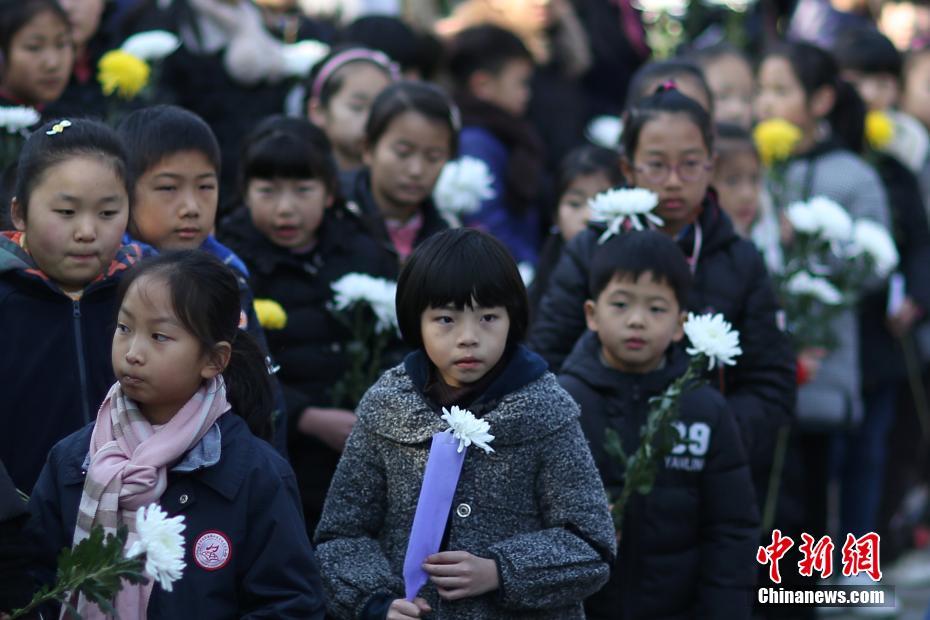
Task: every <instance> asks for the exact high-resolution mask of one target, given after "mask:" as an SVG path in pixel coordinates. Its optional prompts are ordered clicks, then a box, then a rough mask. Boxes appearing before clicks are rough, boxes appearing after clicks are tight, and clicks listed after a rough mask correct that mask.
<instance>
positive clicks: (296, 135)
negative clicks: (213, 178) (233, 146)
mask: <svg viewBox="0 0 930 620" xmlns="http://www.w3.org/2000/svg"><path fill="white" fill-rule="evenodd" d="M239 173H240V183H241V188H242V191H245V189H246V185H247V184H248V182H249V180H250V179H274V178H283V179H319V180H321V181H323V183H324V184H325V185H326V189H327V190H328V191H329V192H330V193H331V194H332V193H333V192H335V191H336V189H337V185H338V176H337V175H338V169H337V167H336V161H335V160H334V159H333V153H332V146H331V145H330V142H329V139H328V138H327V137H326V134H325V133H324V132H323V130H322V129H320V128H319V127H317V126H316V125H314V124H313V123H311V122H310V121H308V120H306V119H303V118H293V117H288V116H283V115H280V114H277V115H274V116H269V117H268V118H266V119H264V120H262V121H261V122H260V123H259V124H258V125H256V126H255V128H254V129H253V130H252V131H251V132H249V135H248V136H246V139H245V141H244V142H243V145H242V157H241V159H240V162H239Z"/></svg>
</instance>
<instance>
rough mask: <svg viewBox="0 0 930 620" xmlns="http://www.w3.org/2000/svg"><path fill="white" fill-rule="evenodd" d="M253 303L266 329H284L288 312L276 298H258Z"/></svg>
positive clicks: (259, 319)
mask: <svg viewBox="0 0 930 620" xmlns="http://www.w3.org/2000/svg"><path fill="white" fill-rule="evenodd" d="M253 305H254V307H255V316H257V317H258V322H259V323H261V326H262V327H264V328H265V329H284V327H285V326H286V325H287V312H285V311H284V308H282V307H281V304H279V303H278V302H276V301H275V300H273V299H256V300H255V301H254V302H253Z"/></svg>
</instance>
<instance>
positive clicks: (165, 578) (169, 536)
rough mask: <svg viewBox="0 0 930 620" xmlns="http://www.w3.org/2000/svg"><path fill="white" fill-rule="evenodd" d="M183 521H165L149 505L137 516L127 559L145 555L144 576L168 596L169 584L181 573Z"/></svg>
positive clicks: (165, 516) (154, 506) (161, 513)
mask: <svg viewBox="0 0 930 620" xmlns="http://www.w3.org/2000/svg"><path fill="white" fill-rule="evenodd" d="M183 531H184V517H183V516H181V515H178V516H177V517H171V518H170V519H169V518H168V513H166V512H165V511H164V510H162V509H161V507H159V505H158V504H149V505H148V506H145V507H144V508H140V509H139V510H138V511H137V512H136V534H137V535H138V536H139V539H138V540H137V541H136V542H134V543H133V544H132V547H130V548H129V551H128V552H127V553H126V557H129V558H133V557H136V556H137V555H141V554H145V572H146V573H148V574H149V575H150V576H151V577H152V578H153V579H155V581H157V582H158V583H159V584H161V588H162V590H165V591H166V592H171V587H172V586H171V584H172V583H174V582H175V581H177V580H178V579H180V578H181V573H183V572H184V566H185V564H184V536H182V535H181V532H183Z"/></svg>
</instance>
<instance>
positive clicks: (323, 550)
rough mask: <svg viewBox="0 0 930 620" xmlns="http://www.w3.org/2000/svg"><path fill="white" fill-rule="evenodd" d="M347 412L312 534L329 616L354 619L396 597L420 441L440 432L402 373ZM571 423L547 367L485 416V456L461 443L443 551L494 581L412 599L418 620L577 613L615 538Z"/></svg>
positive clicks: (574, 419)
mask: <svg viewBox="0 0 930 620" xmlns="http://www.w3.org/2000/svg"><path fill="white" fill-rule="evenodd" d="M356 413H357V414H358V423H357V424H356V426H355V429H354V430H353V431H352V434H351V435H350V436H349V440H348V442H347V444H346V449H345V452H344V453H343V456H342V460H341V461H340V462H339V467H338V469H337V470H336V475H335V477H334V478H333V481H332V486H331V487H330V490H329V495H328V496H327V499H326V504H325V506H324V509H323V517H322V519H321V521H320V524H319V527H318V528H317V531H316V537H315V539H316V540H315V542H316V553H317V558H318V559H319V562H320V567H321V573H322V575H323V582H324V586H325V589H326V594H327V598H328V599H329V612H330V613H331V614H332V615H334V616H335V617H337V618H357V617H358V616H359V614H360V613H361V612H362V611H363V609H364V607H365V605H366V604H367V603H368V601H369V600H371V598H372V596H374V595H376V594H390V595H392V596H394V597H396V598H402V597H403V595H404V585H403V579H402V577H401V575H402V572H403V564H404V554H405V552H406V548H407V537H408V534H409V531H410V528H411V525H412V523H413V516H414V512H415V510H416V505H417V499H418V497H419V493H420V486H421V485H422V482H423V472H424V469H425V466H426V459H427V456H428V454H429V447H430V440H431V438H432V435H433V434H434V433H436V432H439V431H442V430H444V428H446V426H447V425H446V423H445V422H444V421H443V420H441V419H440V417H439V415H438V414H437V413H436V412H435V411H433V410H431V408H430V406H429V405H428V404H427V403H426V401H425V400H424V398H423V396H422V394H421V393H420V391H419V390H418V389H417V388H416V386H415V385H414V383H413V382H412V381H411V379H410V377H409V376H408V374H407V372H406V371H405V369H404V367H403V366H402V365H401V366H398V367H396V368H393V369H391V370H389V371H388V372H386V373H385V374H384V376H383V377H381V379H380V380H379V381H378V383H376V384H375V385H374V386H373V387H372V388H371V389H370V390H369V391H368V393H367V394H366V395H365V397H364V398H363V399H362V402H361V403H360V404H359V407H358V410H357V411H356ZM578 415H579V409H578V405H576V404H575V402H574V401H573V400H572V399H571V397H570V396H569V395H568V393H566V392H565V391H564V390H563V389H562V388H561V387H560V386H559V384H558V383H557V381H556V379H555V377H554V376H553V375H552V374H551V373H548V372H546V373H545V374H543V375H542V376H541V377H540V378H538V379H536V380H534V381H533V382H531V383H529V384H528V385H526V386H525V387H523V388H521V389H519V390H517V391H515V392H512V393H511V394H508V395H507V396H504V397H503V398H502V399H501V400H500V401H499V402H498V404H497V406H496V407H494V409H492V410H491V411H489V412H488V413H486V414H485V415H484V417H483V419H485V420H487V421H488V422H489V423H490V425H491V429H490V432H491V434H492V435H494V436H495V439H494V441H493V442H492V444H491V445H492V447H493V448H494V449H495V452H493V453H491V454H486V453H485V452H484V451H482V450H476V449H474V448H470V449H469V451H468V454H467V456H466V457H465V463H464V466H463V468H462V474H461V477H460V479H459V483H458V488H457V489H456V493H455V497H454V500H453V504H452V506H453V510H452V515H451V517H450V522H449V525H448V531H447V539H448V545H447V549H448V550H464V551H468V552H470V553H472V554H474V555H477V556H479V557H485V558H493V559H494V560H495V561H496V562H497V565H498V570H499V575H500V584H501V587H500V589H499V590H498V591H496V592H491V593H488V594H485V595H482V596H480V597H475V598H470V599H465V600H459V601H442V600H440V598H439V596H438V594H437V592H436V589H435V588H434V587H433V586H432V584H429V583H428V584H427V585H426V586H425V587H424V589H423V590H421V592H420V596H423V597H424V598H426V600H428V601H429V603H430V606H431V607H432V608H433V613H431V614H429V615H427V617H429V618H435V619H445V618H455V619H457V620H470V619H479V618H481V619H486V618H508V619H514V620H517V619H522V618H534V619H552V620H556V619H558V620H570V619H572V618H584V611H583V609H582V601H583V599H584V598H586V597H587V596H590V595H591V594H593V593H594V592H596V591H598V590H599V589H600V588H601V586H603V585H604V583H606V581H607V579H608V576H609V562H611V561H612V558H613V555H614V553H615V552H616V544H615V539H614V528H613V524H612V522H611V519H610V515H609V514H608V510H607V504H606V499H605V493H604V488H603V486H602V483H601V480H600V477H599V476H598V473H597V469H596V467H595V465H594V462H593V459H592V457H591V453H590V451H589V449H588V446H587V443H586V442H585V438H584V435H583V433H582V431H581V427H580V425H579V423H578Z"/></svg>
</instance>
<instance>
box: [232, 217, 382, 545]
mask: <svg viewBox="0 0 930 620" xmlns="http://www.w3.org/2000/svg"><path fill="white" fill-rule="evenodd" d="M318 238H319V243H318V245H317V246H316V247H315V248H314V249H313V251H312V252H310V253H308V254H305V255H295V254H293V253H292V252H290V251H288V250H287V249H285V248H281V247H279V246H276V245H275V244H273V243H272V242H270V241H268V240H267V239H266V238H265V237H264V236H263V235H262V234H261V233H260V232H259V231H258V230H257V229H256V228H255V226H254V225H253V224H252V220H251V217H250V216H249V212H248V210H247V209H245V208H242V209H239V210H237V211H236V212H234V213H233V215H232V216H230V218H229V219H227V220H226V221H225V222H224V224H223V240H224V241H225V242H227V243H228V244H229V246H230V247H231V248H232V249H233V250H234V251H235V252H236V253H237V254H238V255H239V257H240V258H241V259H242V260H243V261H245V263H246V265H247V266H248V270H249V285H250V287H251V289H252V293H253V294H254V295H255V297H256V298H257V299H271V300H274V301H276V302H278V303H279V304H281V306H282V307H283V308H284V311H285V312H286V313H287V324H286V326H285V327H284V328H283V329H278V330H271V329H269V330H266V331H265V334H266V337H267V340H268V347H269V349H270V351H271V355H272V357H273V358H274V360H275V362H276V363H277V364H278V365H279V366H280V367H281V368H280V370H279V371H278V375H277V376H278V380H279V381H280V382H281V386H282V387H283V388H284V396H285V400H286V402H287V411H288V418H289V424H288V454H289V456H290V459H291V464H292V465H293V467H294V470H295V472H296V473H297V480H298V483H299V485H300V495H301V499H302V500H303V508H304V516H305V517H306V519H307V525H308V527H309V528H310V531H311V532H312V531H313V529H314V528H315V527H316V524H317V522H318V521H319V519H320V513H321V512H322V510H323V500H324V499H325V498H326V490H327V489H328V488H329V481H330V479H331V478H332V475H333V472H335V471H336V464H337V463H338V462H339V453H338V452H336V451H335V450H333V449H331V448H330V447H329V446H327V445H326V444H324V443H323V442H322V441H320V440H318V439H316V438H313V437H308V436H306V435H304V434H302V433H300V432H298V431H297V428H296V424H297V421H298V418H299V416H300V414H301V412H302V411H303V410H304V409H305V408H307V407H311V406H313V407H332V406H335V405H336V404H337V403H333V400H332V396H333V395H332V389H333V386H335V385H336V384H337V383H338V382H339V380H340V379H341V378H342V376H343V375H344V374H345V372H346V371H347V370H348V368H349V362H350V360H349V357H348V356H347V355H346V352H345V350H344V346H345V344H346V343H347V342H349V341H350V340H351V339H352V334H351V332H350V331H349V329H348V328H347V327H346V325H344V324H343V323H341V322H340V321H338V320H337V319H336V318H335V317H334V316H333V314H332V312H331V311H330V310H329V309H328V308H327V305H328V304H329V303H330V302H331V301H332V297H333V293H332V289H331V285H332V284H333V282H335V281H336V280H338V279H339V278H341V277H342V276H344V275H346V274H347V273H352V272H359V273H367V274H370V275H373V276H379V277H386V276H389V275H392V272H393V271H395V267H394V265H393V263H386V262H385V261H384V260H383V259H382V253H381V251H380V250H379V249H378V247H377V245H376V244H375V243H374V242H373V241H372V240H371V238H370V237H368V235H367V234H365V233H364V231H362V229H361V226H360V224H359V222H358V221H357V219H356V218H355V217H354V216H352V215H350V214H348V213H345V212H343V211H341V210H340V211H330V212H328V213H327V215H326V217H325V219H324V221H323V225H322V227H321V228H320V231H319V233H318ZM347 406H348V407H349V408H351V407H352V406H354V403H352V404H349V405H347Z"/></svg>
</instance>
